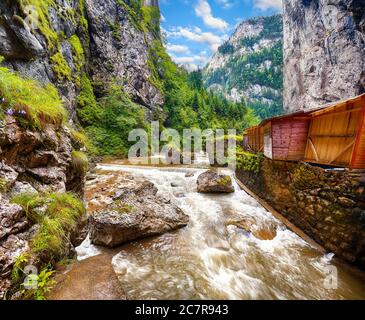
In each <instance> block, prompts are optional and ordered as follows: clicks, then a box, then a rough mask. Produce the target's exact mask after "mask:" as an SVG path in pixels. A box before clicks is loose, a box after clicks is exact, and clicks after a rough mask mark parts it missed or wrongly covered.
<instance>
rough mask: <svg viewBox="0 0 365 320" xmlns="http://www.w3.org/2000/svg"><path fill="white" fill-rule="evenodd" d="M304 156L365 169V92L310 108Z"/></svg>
mask: <svg viewBox="0 0 365 320" xmlns="http://www.w3.org/2000/svg"><path fill="white" fill-rule="evenodd" d="M304 160H305V161H306V162H311V163H318V164H324V165H330V166H337V167H348V168H352V169H365V94H363V95H361V96H358V97H355V98H353V99H349V100H345V101H340V102H337V103H334V104H331V105H328V106H325V107H323V108H321V109H320V110H317V111H313V112H311V124H310V128H309V133H308V139H307V146H306V152H305V157H304Z"/></svg>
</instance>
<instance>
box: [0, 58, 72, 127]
mask: <svg viewBox="0 0 365 320" xmlns="http://www.w3.org/2000/svg"><path fill="white" fill-rule="evenodd" d="M1 61H2V58H1V57H0V63H1ZM0 99H3V101H2V102H1V104H0V108H1V109H2V111H3V112H2V116H3V113H7V114H10V115H13V116H15V117H16V118H17V120H18V122H19V124H20V125H22V126H25V127H30V128H32V129H37V130H42V129H43V128H44V127H45V126H46V125H47V124H52V125H54V126H56V127H60V126H61V125H62V124H64V123H65V121H66V119H67V112H66V110H65V109H64V108H63V106H62V101H61V99H60V97H59V94H58V91H57V89H56V88H55V87H54V86H52V85H50V84H48V85H41V84H40V83H38V82H36V81H34V80H30V79H27V78H25V77H21V76H19V75H18V74H16V73H14V72H12V71H10V70H9V69H7V68H4V67H1V66H0ZM0 101H1V100H0Z"/></svg>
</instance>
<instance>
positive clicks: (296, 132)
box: [288, 119, 310, 161]
mask: <svg viewBox="0 0 365 320" xmlns="http://www.w3.org/2000/svg"><path fill="white" fill-rule="evenodd" d="M309 124H310V120H309V119H301V120H299V119H298V120H293V122H292V124H291V138H290V146H289V152H288V160H290V161H302V160H304V156H305V148H306V146H307V138H308V132H309Z"/></svg>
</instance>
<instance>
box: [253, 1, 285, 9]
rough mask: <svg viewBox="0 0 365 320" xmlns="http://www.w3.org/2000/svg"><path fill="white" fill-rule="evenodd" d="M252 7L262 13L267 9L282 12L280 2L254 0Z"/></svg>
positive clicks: (281, 3)
mask: <svg viewBox="0 0 365 320" xmlns="http://www.w3.org/2000/svg"><path fill="white" fill-rule="evenodd" d="M254 5H255V7H256V8H259V9H261V10H263V11H265V10H268V9H276V10H282V8H283V2H282V0H254Z"/></svg>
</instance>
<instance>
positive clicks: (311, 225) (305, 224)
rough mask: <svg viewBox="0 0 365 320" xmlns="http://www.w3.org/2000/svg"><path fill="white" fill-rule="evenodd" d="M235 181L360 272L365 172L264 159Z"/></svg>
mask: <svg viewBox="0 0 365 320" xmlns="http://www.w3.org/2000/svg"><path fill="white" fill-rule="evenodd" d="M236 174H237V177H238V178H239V179H240V180H241V181H242V182H243V183H244V184H245V185H246V186H247V187H248V188H250V189H251V190H252V191H253V192H255V193H256V194H257V195H258V196H259V197H260V198H262V199H264V200H265V201H267V202H268V203H269V204H270V205H271V206H272V207H274V208H275V209H276V210H277V211H279V212H280V213H281V214H282V215H283V216H285V217H286V218H287V219H288V220H290V221H291V222H292V223H294V224H295V225H296V226H297V227H299V228H300V229H302V230H303V231H304V232H305V233H306V234H307V235H308V236H310V237H311V238H312V239H314V240H315V241H316V242H317V243H319V244H321V245H322V246H323V247H324V248H326V249H327V250H329V251H331V252H333V253H335V254H336V255H337V256H338V257H340V258H342V259H344V260H346V261H348V262H350V263H353V264H355V265H358V266H359V267H361V268H363V269H365V173H360V172H350V171H334V170H325V169H322V168H319V167H314V166H310V165H308V164H305V163H293V162H283V161H273V160H269V159H266V158H265V159H264V160H263V161H262V163H261V169H260V172H259V173H255V172H249V171H242V170H238V171H237V172H236Z"/></svg>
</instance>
